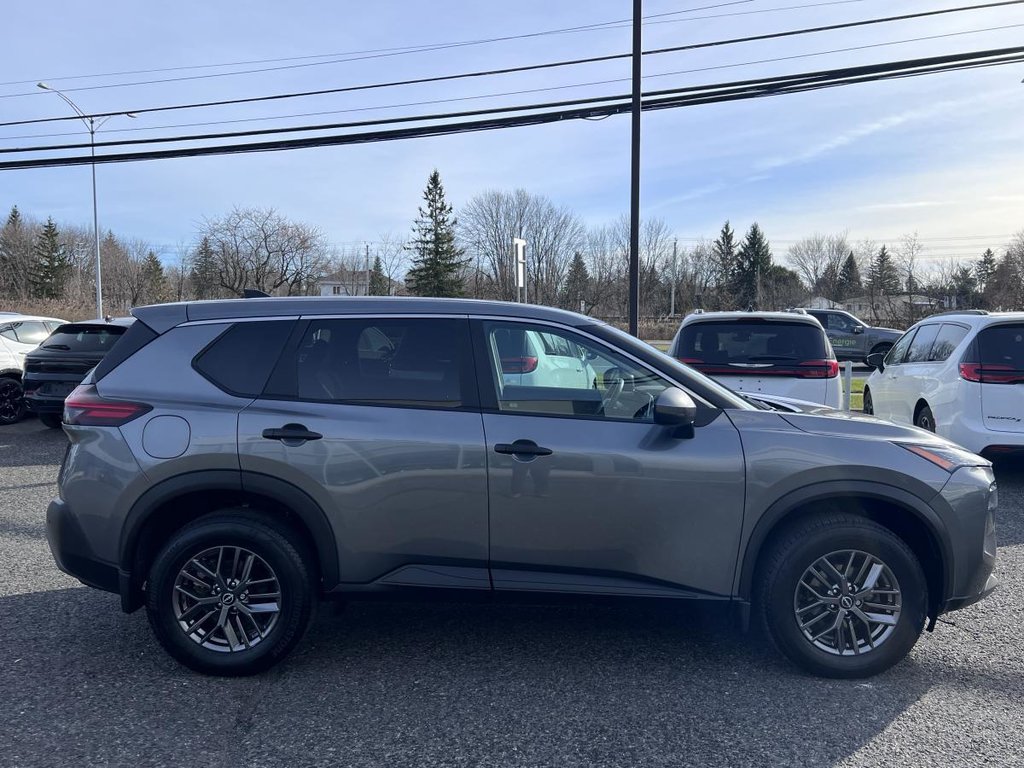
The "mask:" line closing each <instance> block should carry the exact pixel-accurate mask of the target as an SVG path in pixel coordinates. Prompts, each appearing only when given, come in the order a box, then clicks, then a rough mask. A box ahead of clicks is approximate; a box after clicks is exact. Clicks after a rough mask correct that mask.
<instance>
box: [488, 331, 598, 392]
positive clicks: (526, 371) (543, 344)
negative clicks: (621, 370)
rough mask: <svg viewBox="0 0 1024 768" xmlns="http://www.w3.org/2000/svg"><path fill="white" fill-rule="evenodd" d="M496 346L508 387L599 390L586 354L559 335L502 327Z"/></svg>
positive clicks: (595, 375)
mask: <svg viewBox="0 0 1024 768" xmlns="http://www.w3.org/2000/svg"><path fill="white" fill-rule="evenodd" d="M492 343H493V344H494V345H495V346H496V348H497V350H496V351H497V353H498V354H497V357H498V358H499V359H500V360H501V375H502V379H503V382H502V383H503V384H504V385H511V386H525V387H558V388H562V389H597V387H598V384H599V383H600V382H598V376H597V372H596V371H595V370H594V368H593V366H592V365H591V364H590V360H589V359H588V357H587V354H586V352H585V351H584V350H583V349H581V348H580V347H577V346H576V345H575V344H573V343H572V342H571V341H568V340H567V339H565V338H564V337H562V336H559V335H558V334H555V333H541V332H539V331H527V330H517V329H513V328H502V329H500V330H498V331H496V332H495V333H494V336H493V341H492Z"/></svg>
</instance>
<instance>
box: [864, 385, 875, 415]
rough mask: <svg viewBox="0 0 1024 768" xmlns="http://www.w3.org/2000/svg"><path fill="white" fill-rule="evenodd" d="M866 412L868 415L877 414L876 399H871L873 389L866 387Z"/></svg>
mask: <svg viewBox="0 0 1024 768" xmlns="http://www.w3.org/2000/svg"><path fill="white" fill-rule="evenodd" d="M864 413H866V414H867V415H868V416H873V415H874V414H875V401H874V400H872V399H871V390H870V389H868V388H867V387H864Z"/></svg>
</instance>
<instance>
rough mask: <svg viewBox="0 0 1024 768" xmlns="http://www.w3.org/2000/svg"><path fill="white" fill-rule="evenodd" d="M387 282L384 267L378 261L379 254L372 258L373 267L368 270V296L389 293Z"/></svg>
mask: <svg viewBox="0 0 1024 768" xmlns="http://www.w3.org/2000/svg"><path fill="white" fill-rule="evenodd" d="M389 282H390V281H389V280H388V278H387V276H386V275H385V274H384V267H383V266H382V265H381V263H380V256H377V257H376V258H375V259H374V260H373V269H371V270H370V296H388V295H390V294H391V290H390V285H389Z"/></svg>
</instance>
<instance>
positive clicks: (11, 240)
mask: <svg viewBox="0 0 1024 768" xmlns="http://www.w3.org/2000/svg"><path fill="white" fill-rule="evenodd" d="M28 237H29V235H28V232H27V230H26V229H25V225H24V222H22V220H21V211H19V210H18V206H16V205H15V206H12V207H11V212H10V213H9V214H7V221H6V223H5V224H4V226H3V227H2V228H0V293H2V295H3V296H5V297H15V296H18V297H22V296H24V295H25V293H26V290H25V289H26V287H27V286H26V283H27V282H28V277H29V276H28V275H27V274H26V272H25V263H26V258H25V257H26V255H27V253H26V252H27V251H28V250H30V247H29V245H28Z"/></svg>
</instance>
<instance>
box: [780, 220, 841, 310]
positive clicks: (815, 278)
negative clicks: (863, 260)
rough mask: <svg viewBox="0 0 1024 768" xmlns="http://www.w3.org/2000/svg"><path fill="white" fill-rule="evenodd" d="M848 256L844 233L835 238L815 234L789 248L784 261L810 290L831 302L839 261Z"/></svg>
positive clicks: (838, 270)
mask: <svg viewBox="0 0 1024 768" xmlns="http://www.w3.org/2000/svg"><path fill="white" fill-rule="evenodd" d="M849 253H850V245H849V243H848V242H847V240H846V233H845V232H843V233H840V234H837V235H822V234H819V233H815V234H813V235H811V236H810V237H805V238H804V239H803V240H800V241H798V242H797V243H795V244H794V245H792V246H791V247H790V249H789V252H788V254H787V259H788V261H789V263H790V265H791V266H792V267H793V269H795V270H796V272H797V274H799V275H800V278H801V279H802V280H803V281H804V283H805V284H806V285H807V287H808V288H809V289H810V290H812V291H818V292H820V293H823V294H824V295H825V296H826V297H827V298H830V299H834V298H835V294H836V290H837V287H838V284H839V273H840V270H841V269H842V265H843V259H845V258H846V257H847V255H848V254H849Z"/></svg>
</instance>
